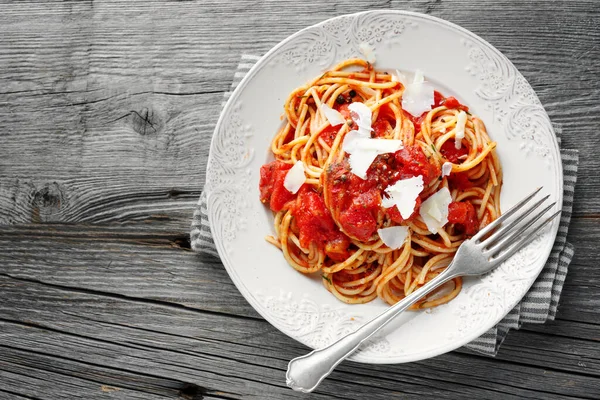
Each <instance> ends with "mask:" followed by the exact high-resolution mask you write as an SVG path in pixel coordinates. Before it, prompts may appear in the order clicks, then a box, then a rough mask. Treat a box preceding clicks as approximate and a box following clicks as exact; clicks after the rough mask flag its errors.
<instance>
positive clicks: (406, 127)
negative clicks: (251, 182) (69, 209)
mask: <svg viewBox="0 0 600 400" xmlns="http://www.w3.org/2000/svg"><path fill="white" fill-rule="evenodd" d="M357 69H358V70H357ZM405 89H406V85H405V84H403V83H401V82H399V81H398V79H394V77H393V76H392V75H390V74H388V73H386V72H381V71H377V70H375V69H374V68H373V67H372V65H371V64H370V63H368V62H366V61H364V60H361V59H349V60H346V61H344V62H341V63H340V64H338V65H337V66H335V67H334V68H333V69H331V70H330V71H327V72H326V73H324V74H323V75H322V76H320V77H318V78H316V79H314V80H312V81H311V82H309V83H308V84H306V85H304V86H301V87H298V88H297V89H295V90H294V91H293V92H292V93H291V94H290V95H289V97H288V98H287V100H286V102H285V106H284V108H285V117H286V121H285V125H284V126H283V128H282V129H281V130H280V131H279V132H278V133H277V135H276V136H275V138H274V139H273V141H272V145H271V150H272V153H273V154H274V156H275V161H273V162H271V163H268V164H265V165H264V166H263V167H262V168H261V181H260V192H261V201H262V202H263V203H265V204H267V205H268V206H269V207H270V208H271V210H272V211H273V212H274V225H275V236H268V237H267V241H269V242H270V243H272V244H273V245H275V246H277V247H278V248H279V249H281V251H282V252H283V256H284V257H285V259H286V260H287V262H288V263H289V264H290V265H291V266H292V267H293V268H295V269H296V270H298V271H300V272H302V273H304V274H312V273H316V272H320V273H321V275H322V278H323V279H322V281H323V283H324V285H325V287H326V288H327V290H329V291H330V292H331V293H332V294H333V295H335V297H337V298H338V299H340V300H342V301H344V302H346V303H366V302H369V301H371V300H373V299H375V298H377V297H379V298H381V299H383V300H384V301H385V302H387V303H389V304H394V303H396V302H397V301H399V300H401V299H402V298H403V297H405V296H407V295H408V294H410V293H411V292H413V291H414V290H416V289H417V288H419V287H420V286H422V285H423V284H425V283H426V282H428V281H429V280H431V279H432V278H433V277H435V276H436V275H437V274H439V273H440V272H441V271H442V270H443V269H444V268H445V267H447V266H448V264H449V263H450V262H451V261H452V258H453V256H454V254H455V252H456V250H457V249H458V247H459V246H460V244H461V243H462V242H463V240H465V239H466V238H468V237H470V236H472V235H474V234H475V233H476V232H477V231H479V229H481V228H482V227H484V226H485V225H486V224H488V223H490V222H491V221H493V220H494V219H496V218H497V217H498V216H499V215H500V204H499V201H500V189H501V186H502V169H501V165H500V162H499V160H498V157H497V155H496V152H495V146H496V143H494V142H492V141H491V140H490V138H489V136H488V134H487V132H486V129H485V126H484V124H483V122H482V121H481V120H480V119H479V118H477V117H476V116H473V115H471V114H470V113H468V108H467V107H466V106H464V105H462V104H460V103H459V102H458V101H457V100H456V99H455V98H453V97H447V98H445V97H444V96H442V95H441V94H440V93H439V92H437V91H436V92H434V93H435V95H434V104H432V105H431V110H430V111H426V112H424V113H423V114H422V115H419V116H413V115H411V114H409V113H408V112H407V111H405V110H404V109H403V108H402V104H403V103H402V101H403V93H404V92H405ZM352 103H362V104H364V105H366V106H367V107H368V108H369V109H370V111H371V113H372V123H371V124H372V125H371V127H369V128H370V130H371V131H372V132H371V137H373V138H378V139H395V140H401V141H402V148H401V149H400V150H397V151H395V152H390V153H384V154H379V155H377V157H376V158H375V160H374V161H373V162H372V163H371V164H370V166H369V168H368V170H367V173H366V176H364V177H362V178H361V177H359V176H357V175H355V174H354V173H353V172H352V166H351V163H350V161H351V160H350V157H349V154H348V153H347V152H346V151H344V139H345V137H346V135H347V134H348V133H349V132H350V131H353V130H355V129H360V127H358V124H357V119H356V115H354V113H353V112H352V111H351V109H352V107H351V106H350V105H351V104H352ZM327 107H329V108H331V109H333V110H336V111H337V113H339V114H338V115H341V116H343V118H344V123H341V124H339V125H336V126H332V124H331V123H330V121H329V119H328V117H327V116H326V115H325V109H326V108H327ZM428 108H429V107H428ZM461 114H462V118H463V121H462V124H464V125H463V126H464V128H461V127H460V126H459V125H460V124H461V121H460V118H461ZM465 115H466V121H464V117H465ZM358 122H360V121H358ZM463 130H464V132H463ZM298 161H302V163H303V165H304V172H305V174H306V180H305V182H304V184H302V186H301V188H300V189H299V191H298V192H297V193H292V192H290V191H289V190H288V189H286V187H285V184H284V183H285V178H286V175H287V174H288V172H289V170H290V168H291V167H292V166H293V165H294V164H296V163H297V162H298ZM450 167H451V171H448V170H449V169H450ZM443 169H445V170H446V173H442V170H443ZM448 172H449V173H448ZM411 177H422V181H423V189H422V191H421V192H420V193H419V195H418V197H417V198H416V204H415V207H414V212H413V213H412V214H411V215H410V216H407V215H402V214H401V213H400V212H399V210H398V208H397V207H396V206H393V207H388V208H386V207H383V206H382V200H384V199H385V198H387V197H388V193H387V192H386V188H388V187H389V186H390V185H392V184H394V183H396V182H398V181H400V180H403V179H408V178H411ZM443 188H447V189H448V191H449V193H450V196H451V203H450V205H449V206H447V211H448V212H447V221H448V222H447V223H446V224H445V225H444V226H443V227H441V228H439V229H437V230H436V231H435V232H433V233H432V232H431V231H430V230H429V229H428V226H427V224H426V222H425V221H424V219H423V217H422V215H420V213H419V209H420V205H421V204H422V202H423V201H426V200H427V199H428V198H430V197H431V196H432V195H433V194H435V193H436V192H438V191H440V190H441V189H443ZM405 217H406V218H405ZM391 226H407V227H408V234H407V237H406V239H405V241H404V243H403V244H402V245H401V246H400V247H399V248H390V247H388V246H387V245H386V244H385V243H384V242H383V240H382V239H381V237H380V236H379V235H378V233H377V232H378V229H380V228H385V227H391ZM461 286H462V280H461V279H460V278H455V279H453V280H451V281H450V282H448V283H447V284H446V285H444V286H443V287H442V288H439V289H438V290H436V291H435V292H434V293H432V294H430V295H428V296H427V297H425V298H423V299H421V300H420V301H419V302H418V303H416V304H415V305H413V307H412V308H413V309H418V308H428V307H434V306H437V305H439V304H443V303H446V302H448V301H450V300H452V299H453V298H454V297H456V296H457V295H458V293H459V292H460V290H461Z"/></svg>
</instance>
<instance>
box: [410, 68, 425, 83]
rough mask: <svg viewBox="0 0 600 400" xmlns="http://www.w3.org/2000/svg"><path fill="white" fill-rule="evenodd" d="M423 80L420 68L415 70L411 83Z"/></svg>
mask: <svg viewBox="0 0 600 400" xmlns="http://www.w3.org/2000/svg"><path fill="white" fill-rule="evenodd" d="M423 82H425V77H424V76H423V71H421V70H420V69H418V70H416V71H415V76H414V77H413V83H423Z"/></svg>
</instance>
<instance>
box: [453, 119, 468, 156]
mask: <svg viewBox="0 0 600 400" xmlns="http://www.w3.org/2000/svg"><path fill="white" fill-rule="evenodd" d="M466 125H467V113H466V112H464V111H463V110H460V112H459V113H458V117H457V118H456V127H455V128H454V130H455V134H454V147H456V149H460V146H461V142H462V140H463V139H464V138H465V126H466Z"/></svg>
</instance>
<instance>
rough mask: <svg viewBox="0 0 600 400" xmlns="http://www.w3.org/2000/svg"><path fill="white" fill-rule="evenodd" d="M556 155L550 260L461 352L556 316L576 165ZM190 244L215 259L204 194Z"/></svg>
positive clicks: (569, 254)
mask: <svg viewBox="0 0 600 400" xmlns="http://www.w3.org/2000/svg"><path fill="white" fill-rule="evenodd" d="M259 59H260V57H259V56H254V55H248V54H244V55H242V56H241V61H240V63H239V65H238V68H237V71H236V72H235V75H234V79H233V83H232V84H231V90H230V91H228V92H225V95H224V99H223V104H222V105H225V103H226V102H227V99H228V98H229V97H230V96H231V93H232V92H233V90H234V89H235V88H236V87H237V85H238V84H239V83H240V81H241V80H242V79H243V77H244V76H245V75H246V73H247V72H248V71H249V70H250V68H252V66H253V65H254V64H255V63H256V62H257V61H258V60H259ZM554 129H555V132H556V134H557V138H558V143H559V145H560V143H561V140H560V133H561V127H560V126H558V125H555V126H554ZM560 152H561V158H562V163H563V175H564V186H563V188H564V193H563V209H562V214H561V219H560V227H559V229H558V234H557V236H556V241H555V242H554V247H553V248H552V252H551V253H550V257H549V258H548V261H547V262H546V265H545V266H544V269H543V270H542V272H541V273H540V275H539V276H538V278H537V280H536V281H535V283H534V284H533V286H532V287H531V288H530V289H529V292H527V294H526V295H525V297H523V299H522V300H521V302H520V303H519V304H517V306H516V307H515V308H514V309H512V310H511V311H510V312H509V313H508V314H507V315H506V317H504V319H503V320H502V321H500V322H499V323H498V324H497V325H496V326H494V327H493V328H492V329H490V330H489V331H487V332H486V333H484V334H483V335H482V336H480V337H479V338H477V339H475V340H474V341H472V342H471V343H469V344H467V345H466V346H465V348H467V349H469V350H472V351H475V352H478V353H481V354H485V355H488V356H495V355H496V354H497V353H498V349H499V348H500V346H501V345H502V342H503V341H504V339H505V338H506V335H507V334H508V332H509V331H510V330H511V329H519V328H520V327H521V325H522V324H523V323H534V324H543V323H544V322H546V321H547V320H553V319H554V317H555V316H556V311H557V308H558V301H559V299H560V294H561V292H562V288H563V284H564V282H565V278H566V276H567V272H568V268H569V264H570V263H571V260H572V259H573V254H574V250H575V249H574V247H573V245H572V244H570V243H568V242H567V233H568V230H569V223H570V221H571V213H572V210H573V195H574V192H575V183H576V181H577V168H578V165H579V153H578V150H569V149H561V151H560ZM190 241H191V246H192V249H193V250H194V251H196V252H198V253H202V254H210V255H212V256H215V257H219V254H218V253H217V249H216V246H215V243H214V241H213V238H212V235H211V232H210V226H209V222H208V210H207V206H206V194H205V193H202V195H201V196H200V200H199V202H198V205H197V207H196V209H195V211H194V216H193V220H192V226H191V233H190Z"/></svg>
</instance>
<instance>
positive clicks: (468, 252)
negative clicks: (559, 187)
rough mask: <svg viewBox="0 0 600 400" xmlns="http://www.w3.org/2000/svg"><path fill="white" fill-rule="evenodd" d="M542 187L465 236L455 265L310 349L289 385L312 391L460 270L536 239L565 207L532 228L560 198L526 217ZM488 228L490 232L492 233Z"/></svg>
mask: <svg viewBox="0 0 600 400" xmlns="http://www.w3.org/2000/svg"><path fill="white" fill-rule="evenodd" d="M541 189H542V188H538V189H537V190H535V191H534V192H533V193H531V194H530V195H529V196H527V197H526V198H525V199H523V200H521V201H520V202H519V203H518V204H517V205H515V206H514V207H513V208H511V209H510V210H508V211H507V212H506V213H504V214H503V215H502V216H501V217H500V218H498V219H496V220H495V221H494V222H492V223H491V224H489V225H487V226H486V227H485V228H483V229H482V230H481V231H479V232H478V233H477V234H476V235H475V236H473V237H472V238H471V239H469V240H465V241H464V242H463V243H462V244H461V245H460V247H459V248H458V250H457V252H456V255H455V256H454V259H453V261H452V262H451V263H450V265H448V267H447V268H446V269H445V270H444V271H443V272H442V273H440V274H439V275H438V276H436V277H435V278H433V279H432V280H431V281H429V282H428V283H427V284H425V285H423V286H422V287H421V288H420V289H418V290H415V291H414V292H412V293H411V294H410V295H408V296H406V297H405V298H404V299H402V300H401V301H399V302H398V303H396V304H394V305H393V306H392V307H390V308H388V309H387V310H386V311H384V312H383V313H381V314H380V315H379V316H377V317H375V318H374V319H372V320H371V321H369V322H367V323H366V324H365V325H363V326H362V327H360V328H359V329H357V330H356V331H354V332H353V333H350V334H348V335H346V336H344V337H342V338H341V339H339V340H337V341H336V342H334V343H333V344H331V345H329V346H327V347H324V348H322V349H318V350H314V351H312V352H311V353H309V354H307V355H304V356H301V357H297V358H294V359H293V360H292V361H290V363H289V365H288V370H287V374H286V381H287V385H288V386H289V387H291V388H292V389H294V390H298V391H301V392H305V393H309V392H312V391H313V390H314V389H315V388H316V387H317V386H318V385H319V383H321V381H322V380H323V379H325V377H327V376H328V375H329V374H330V373H331V372H332V371H333V370H334V368H335V367H336V366H337V365H338V364H339V363H340V362H342V361H343V360H344V359H346V358H347V357H349V356H350V355H351V354H352V353H354V351H355V350H356V349H358V347H359V346H360V345H361V344H362V343H363V342H364V341H366V340H367V339H369V338H370V337H372V336H373V335H374V334H376V333H377V332H378V331H379V330H380V329H381V328H383V327H384V326H385V325H386V324H387V323H389V322H390V321H391V320H393V319H394V318H395V317H396V316H397V315H398V314H400V313H401V312H402V311H404V310H406V309H407V308H408V307H410V306H411V305H412V304H413V303H415V302H416V301H418V300H419V299H420V298H422V297H423V296H425V295H426V294H427V293H429V292H431V291H432V290H434V289H435V288H437V287H439V286H440V285H442V284H444V283H445V282H447V281H449V280H450V279H453V278H456V277H458V276H468V275H482V274H485V273H487V272H490V271H492V270H493V269H494V268H496V267H497V266H498V265H500V264H501V263H502V262H503V261H505V260H506V259H507V258H509V257H510V256H512V255H513V254H515V253H516V252H517V250H519V249H520V248H521V247H523V245H525V244H526V243H527V242H529V241H531V238H532V237H533V235H535V234H536V233H538V232H539V231H540V230H541V229H542V228H543V227H544V226H546V225H547V224H549V223H550V222H551V221H552V220H553V219H554V218H556V216H557V215H559V214H560V211H558V212H556V213H554V214H552V215H551V216H550V217H548V218H546V219H545V220H544V221H543V222H541V223H540V224H538V225H537V226H536V227H534V228H533V229H529V228H530V227H531V226H532V225H533V224H534V223H535V222H536V221H538V220H539V219H540V218H541V217H542V216H543V215H544V214H545V213H546V212H547V211H548V210H550V209H551V208H552V207H553V206H554V205H555V204H556V203H552V204H550V205H549V206H547V207H545V208H544V209H543V210H541V211H540V212H538V213H537V214H536V215H534V216H533V217H531V218H530V219H529V220H528V221H525V222H523V221H524V220H525V218H526V217H527V216H528V215H529V214H531V213H532V212H533V211H535V210H536V209H537V208H538V207H539V206H540V205H542V203H544V201H546V199H548V197H549V196H545V197H544V198H543V199H541V200H539V201H537V202H535V203H534V204H533V205H530V206H529V207H528V208H526V209H525V210H524V211H521V212H520V213H518V214H517V211H519V210H521V209H522V208H523V207H524V206H525V205H526V204H527V203H529V201H531V200H532V199H533V198H534V197H535V195H536V194H537V193H538V192H539V191H540V190H541ZM512 215H515V217H514V218H513V220H512V221H510V222H509V223H507V224H506V225H505V226H503V225H502V223H503V222H505V221H507V219H508V218H509V217H511V216H512ZM488 234H489V237H487V238H486V236H487V235H488Z"/></svg>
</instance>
